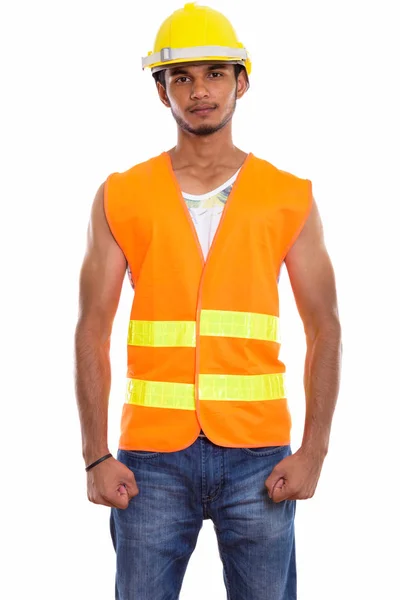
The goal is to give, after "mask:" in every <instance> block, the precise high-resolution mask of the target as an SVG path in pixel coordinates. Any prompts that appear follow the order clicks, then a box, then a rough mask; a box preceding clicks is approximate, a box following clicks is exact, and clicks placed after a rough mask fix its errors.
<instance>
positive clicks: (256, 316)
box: [128, 310, 280, 348]
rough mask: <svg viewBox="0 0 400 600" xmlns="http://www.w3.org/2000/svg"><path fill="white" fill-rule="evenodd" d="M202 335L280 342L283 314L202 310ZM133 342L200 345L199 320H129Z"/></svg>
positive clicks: (149, 344) (130, 338) (172, 345)
mask: <svg viewBox="0 0 400 600" xmlns="http://www.w3.org/2000/svg"><path fill="white" fill-rule="evenodd" d="M200 335H208V336H219V337H235V338H244V339H253V340H266V341H271V342H280V332H279V317H275V316H273V315H265V314H261V313H251V312H239V311H234V310H202V311H201V313H200ZM128 344H129V345H131V346H151V347H161V346H163V347H174V346H175V347H178V346H185V347H191V348H194V347H195V346H196V321H136V320H131V321H129V332H128Z"/></svg>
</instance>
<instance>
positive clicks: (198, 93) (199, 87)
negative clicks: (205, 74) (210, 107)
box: [190, 77, 210, 100]
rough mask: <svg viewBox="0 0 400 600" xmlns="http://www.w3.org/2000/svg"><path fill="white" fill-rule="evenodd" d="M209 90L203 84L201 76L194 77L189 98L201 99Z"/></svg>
mask: <svg viewBox="0 0 400 600" xmlns="http://www.w3.org/2000/svg"><path fill="white" fill-rule="evenodd" d="M209 95H210V94H209V91H208V89H207V86H206V84H205V81H204V79H203V78H202V77H196V78H195V79H194V80H193V85H192V91H191V93H190V98H191V99H192V100H202V99H203V98H208V97H209Z"/></svg>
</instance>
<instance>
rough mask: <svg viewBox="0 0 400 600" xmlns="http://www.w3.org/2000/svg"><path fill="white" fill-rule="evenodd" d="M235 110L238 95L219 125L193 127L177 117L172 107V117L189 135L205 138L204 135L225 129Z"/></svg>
mask: <svg viewBox="0 0 400 600" xmlns="http://www.w3.org/2000/svg"><path fill="white" fill-rule="evenodd" d="M235 109H236V95H235V97H234V100H233V105H232V106H231V107H230V110H229V111H228V114H227V115H226V116H225V117H224V118H223V119H222V121H220V122H219V123H217V124H215V125H199V126H198V127H192V126H191V125H190V124H189V123H188V122H187V121H185V119H183V118H182V117H180V116H179V115H177V114H176V113H175V112H174V109H173V108H172V107H171V112H172V116H173V117H174V119H175V121H176V123H177V125H178V127H180V128H181V129H183V131H187V132H188V133H191V134H193V135H199V136H204V135H212V134H213V133H215V132H216V131H219V130H220V129H223V127H225V125H226V124H227V123H229V121H230V120H231V119H232V117H233V113H234V112H235Z"/></svg>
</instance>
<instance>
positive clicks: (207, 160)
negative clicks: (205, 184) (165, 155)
mask: <svg viewBox="0 0 400 600" xmlns="http://www.w3.org/2000/svg"><path fill="white" fill-rule="evenodd" d="M238 152H240V150H238V148H236V146H234V144H233V141H232V123H231V122H230V123H227V124H226V126H225V127H224V128H223V129H220V130H219V131H216V132H215V133H213V134H211V135H204V136H201V135H194V134H191V133H188V132H187V131H183V130H182V129H180V128H178V141H177V144H176V146H175V148H172V149H171V150H170V151H169V154H170V156H171V158H173V160H174V163H175V164H176V165H178V164H179V165H195V166H196V167H200V168H210V167H212V166H215V165H219V164H221V163H227V162H229V160H230V159H231V158H233V159H234V157H235V156H236V155H237V154H238Z"/></svg>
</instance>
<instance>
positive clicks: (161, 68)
mask: <svg viewBox="0 0 400 600" xmlns="http://www.w3.org/2000/svg"><path fill="white" fill-rule="evenodd" d="M220 64H221V65H227V64H230V65H243V66H244V67H245V66H246V63H245V61H244V60H229V59H226V60H221V58H220V57H219V58H215V59H214V58H213V57H211V58H203V59H199V60H193V58H188V59H187V60H176V61H172V62H170V63H168V64H163V65H157V66H155V67H151V72H152V73H157V72H158V71H166V70H167V69H172V68H175V67H179V66H187V65H220Z"/></svg>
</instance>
